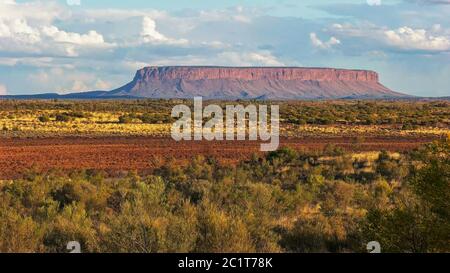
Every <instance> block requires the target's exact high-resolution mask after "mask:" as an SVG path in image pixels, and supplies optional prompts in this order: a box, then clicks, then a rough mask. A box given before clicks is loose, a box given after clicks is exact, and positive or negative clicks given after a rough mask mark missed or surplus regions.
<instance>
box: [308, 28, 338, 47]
mask: <svg viewBox="0 0 450 273" xmlns="http://www.w3.org/2000/svg"><path fill="white" fill-rule="evenodd" d="M309 38H310V40H311V43H312V44H313V46H314V47H316V48H319V49H330V48H332V47H333V46H335V45H339V44H341V41H339V40H338V39H337V38H336V37H331V38H330V39H329V40H328V41H327V42H323V41H321V40H320V39H319V38H318V37H317V34H316V33H314V32H312V33H310V34H309Z"/></svg>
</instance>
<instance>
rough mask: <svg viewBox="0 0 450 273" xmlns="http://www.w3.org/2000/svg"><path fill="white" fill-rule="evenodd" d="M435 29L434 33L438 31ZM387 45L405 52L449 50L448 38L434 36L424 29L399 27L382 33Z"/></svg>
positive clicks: (449, 41)
mask: <svg viewBox="0 0 450 273" xmlns="http://www.w3.org/2000/svg"><path fill="white" fill-rule="evenodd" d="M438 30H439V29H437V28H436V27H435V28H434V31H438ZM384 38H385V40H386V43H387V44H388V45H391V46H394V47H397V48H400V49H405V50H424V51H447V50H450V37H448V36H434V35H433V34H432V33H431V32H430V31H427V30H425V29H413V28H409V27H401V28H398V29H395V30H387V31H385V32H384Z"/></svg>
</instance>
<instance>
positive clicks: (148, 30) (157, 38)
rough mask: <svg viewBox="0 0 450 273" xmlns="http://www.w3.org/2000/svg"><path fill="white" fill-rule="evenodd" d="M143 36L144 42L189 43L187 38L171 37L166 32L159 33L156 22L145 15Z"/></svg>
mask: <svg viewBox="0 0 450 273" xmlns="http://www.w3.org/2000/svg"><path fill="white" fill-rule="evenodd" d="M141 37H142V39H143V41H144V43H151V44H178V45H180V44H187V43H188V41H187V40H185V39H178V40H177V39H171V38H168V37H166V36H164V34H161V33H159V32H158V31H157V30H156V22H155V20H153V19H152V18H150V17H147V16H146V17H144V18H143V19H142V31H141Z"/></svg>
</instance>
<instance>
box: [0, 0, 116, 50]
mask: <svg viewBox="0 0 450 273" xmlns="http://www.w3.org/2000/svg"><path fill="white" fill-rule="evenodd" d="M67 18H70V13H68V12H67V11H66V10H64V9H63V8H61V7H60V6H58V5H57V4H56V3H54V2H47V3H44V2H27V3H16V2H15V1H1V2H0V51H4V52H9V53H16V55H17V54H23V55H33V54H34V55H41V56H42V55H44V56H57V55H60V56H69V57H73V56H78V55H79V54H80V52H86V50H85V49H89V48H94V49H95V48H99V47H102V48H105V47H112V46H114V45H113V44H108V43H106V42H105V40H104V38H103V36H102V35H101V34H99V33H98V32H96V31H95V30H90V31H88V32H87V33H86V34H83V33H75V32H68V31H64V30H60V29H59V28H58V27H56V26H55V25H53V22H54V21H56V20H64V19H67Z"/></svg>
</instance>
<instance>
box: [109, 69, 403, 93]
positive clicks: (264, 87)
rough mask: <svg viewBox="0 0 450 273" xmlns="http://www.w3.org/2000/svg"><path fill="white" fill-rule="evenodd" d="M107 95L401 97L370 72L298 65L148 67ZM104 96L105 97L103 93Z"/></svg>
mask: <svg viewBox="0 0 450 273" xmlns="http://www.w3.org/2000/svg"><path fill="white" fill-rule="evenodd" d="M105 95H107V96H131V97H145V98H192V97H194V96H202V97H204V98H206V99H336V98H399V97H405V95H403V94H401V93H397V92H393V91H391V90H390V89H388V88H386V87H385V86H383V85H382V84H381V83H380V82H379V78H378V74H377V73H376V72H373V71H367V70H345V69H334V68H300V67H196V66H183V67H181V66H171V67H146V68H143V69H141V70H138V71H137V73H136V76H135V77H134V79H133V81H131V82H130V83H128V84H127V85H125V86H122V87H120V88H118V89H116V90H113V91H111V92H107V93H105ZM100 96H101V95H100Z"/></svg>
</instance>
